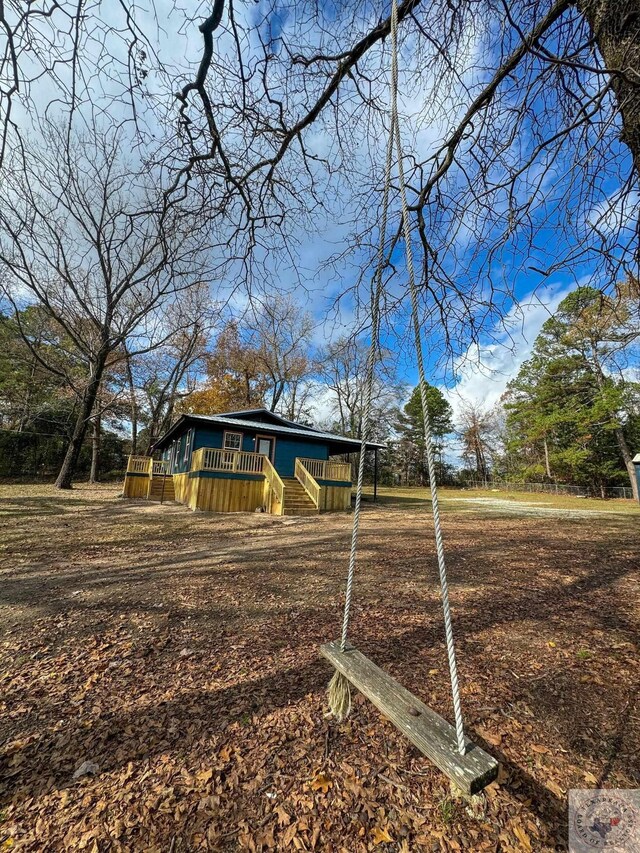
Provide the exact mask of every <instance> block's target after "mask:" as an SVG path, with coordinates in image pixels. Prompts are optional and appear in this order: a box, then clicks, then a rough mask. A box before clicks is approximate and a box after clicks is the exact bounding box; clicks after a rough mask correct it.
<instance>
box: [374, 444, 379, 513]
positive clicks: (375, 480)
mask: <svg viewBox="0 0 640 853" xmlns="http://www.w3.org/2000/svg"><path fill="white" fill-rule="evenodd" d="M377 500H378V448H377V447H374V448H373V502H374V503H375V502H376V501H377Z"/></svg>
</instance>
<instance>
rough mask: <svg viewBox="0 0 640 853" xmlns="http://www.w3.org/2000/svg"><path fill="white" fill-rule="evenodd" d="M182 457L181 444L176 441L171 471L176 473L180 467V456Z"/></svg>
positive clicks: (172, 453)
mask: <svg viewBox="0 0 640 853" xmlns="http://www.w3.org/2000/svg"><path fill="white" fill-rule="evenodd" d="M179 455H180V442H179V441H174V442H173V447H172V448H171V470H172V471H175V470H176V469H177V467H178V456H179Z"/></svg>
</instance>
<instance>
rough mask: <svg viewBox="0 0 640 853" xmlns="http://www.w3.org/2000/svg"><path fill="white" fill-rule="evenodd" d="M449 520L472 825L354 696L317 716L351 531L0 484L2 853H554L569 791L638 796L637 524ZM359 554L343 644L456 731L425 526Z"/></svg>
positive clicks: (335, 522)
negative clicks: (477, 793) (476, 765)
mask: <svg viewBox="0 0 640 853" xmlns="http://www.w3.org/2000/svg"><path fill="white" fill-rule="evenodd" d="M503 497H504V496H503V495H501V496H499V498H500V499H502V498H503ZM443 506H444V509H445V512H444V516H443V519H444V527H445V538H446V544H447V551H448V563H449V572H450V587H451V602H452V607H453V613H454V630H455V634H456V642H457V651H458V663H459V670H460V678H461V683H462V697H463V709H464V714H465V718H466V724H467V728H468V734H469V736H470V737H471V738H472V739H473V740H474V741H476V742H477V743H479V744H480V745H481V746H483V747H484V748H485V749H487V750H488V751H490V752H491V753H492V754H493V755H495V756H496V757H497V758H498V759H499V760H500V762H501V772H500V776H499V779H498V781H497V783H494V784H493V785H491V786H490V787H489V788H488V789H486V792H485V794H484V795H482V797H480V798H478V800H477V801H476V802H474V803H467V802H465V801H462V800H459V799H457V798H456V797H455V796H452V794H451V791H450V789H449V785H448V781H447V780H446V778H445V777H443V776H442V775H441V774H440V773H439V772H438V771H437V770H436V769H434V768H433V767H432V766H431V765H430V764H429V763H428V762H427V761H426V759H424V758H423V757H422V756H421V755H420V754H419V753H418V752H417V751H416V750H415V749H414V748H413V747H412V746H411V745H410V744H409V743H408V742H407V741H406V740H404V739H403V737H402V736H401V735H400V734H399V733H398V732H397V731H396V730H395V728H394V727H393V726H392V725H391V724H390V723H389V722H388V721H385V720H384V719H383V718H382V717H381V716H380V715H379V713H378V712H377V711H376V710H375V708H373V707H372V706H371V705H370V704H369V703H367V702H366V701H365V700H364V699H362V697H358V698H357V699H356V701H355V707H354V713H353V715H352V717H351V718H350V719H349V720H348V721H347V722H346V723H343V724H341V725H337V724H335V723H333V722H331V721H329V720H327V719H326V718H325V716H324V711H325V708H324V690H325V687H326V684H327V682H328V680H329V677H330V675H331V672H330V669H329V667H328V665H327V663H326V662H325V661H324V660H323V659H321V658H320V657H319V655H318V646H319V645H320V644H321V643H322V642H325V641H326V640H327V639H333V638H335V637H336V636H337V634H338V632H339V624H340V617H341V606H342V595H343V587H344V578H345V572H346V555H347V549H348V543H349V535H350V524H351V517H350V515H348V514H337V515H325V516H320V517H317V518H303V519H280V518H274V517H271V516H265V515H226V516H225V515H206V514H198V513H192V512H190V511H189V510H187V509H185V508H183V507H180V506H177V505H165V506H159V505H152V504H148V503H145V502H127V501H124V500H122V499H120V498H118V488H117V487H115V486H109V487H102V488H94V489H90V488H88V487H82V486H80V487H78V488H76V489H74V490H73V491H72V492H69V493H63V494H60V493H56V492H55V491H54V489H53V488H52V487H50V486H15V485H14V486H0V525H1V535H0V543H1V548H2V560H1V561H0V851H4V850H9V849H15V850H29V851H58V850H73V851H75V850H87V851H94V852H95V851H100V852H101V853H102V851H112V850H113V851H125V850H126V851H147V850H153V851H162V853H181V852H182V851H192V850H193V851H195V850H214V851H235V850H252V851H256V850H267V849H276V850H322V851H348V853H354V851H364V850H378V851H405V853H406V851H414V850H416V851H422V850H425V851H451V850H453V851H457V850H471V851H485V850H486V851H530V850H531V851H550V850H563V849H566V844H567V841H566V839H567V791H568V789H570V788H594V787H599V786H604V787H621V788H636V787H640V766H639V763H638V743H640V707H639V703H638V684H639V683H640V650H639V647H638V640H639V635H638V629H639V622H640V616H639V614H640V610H639V606H640V575H639V572H638V569H639V567H640V566H639V562H640V560H639V558H638V553H639V548H638V522H639V521H640V515H639V514H638V513H637V512H635V511H634V512H630V511H629V510H628V509H625V510H624V511H622V512H620V513H618V512H617V511H615V505H613V504H606V505H605V509H606V510H607V512H606V513H598V512H590V513H586V515H585V513H582V512H580V513H578V514H577V515H571V514H568V513H566V512H561V513H557V514H552V513H546V514H543V515H539V514H531V513H529V514H527V513H526V512H522V513H521V514H518V513H514V512H513V511H512V510H511V508H504V507H500V505H498V506H493V507H491V510H490V511H487V509H486V507H485V506H483V504H482V503H478V502H475V503H474V502H466V503H460V502H456V501H449V502H447V501H446V500H445V501H444V504H443ZM611 510H613V511H611ZM361 543H362V544H361V552H360V563H359V568H358V576H357V581H356V592H355V607H354V612H353V624H352V631H351V635H352V639H353V641H354V642H355V644H356V645H357V646H358V647H359V648H360V649H361V650H362V651H363V652H364V653H365V654H367V655H368V656H369V657H371V658H372V659H374V660H375V661H376V662H377V663H378V664H380V665H381V666H383V667H384V668H385V669H386V670H388V671H389V672H390V673H392V674H393V675H394V676H395V677H397V678H398V679H399V680H400V681H402V682H403V683H404V684H405V685H406V686H407V687H408V688H409V689H410V690H412V691H413V692H414V693H416V694H417V695H418V696H420V698H422V699H423V700H424V701H425V702H427V704H429V705H430V706H431V707H433V708H434V709H435V710H437V711H438V712H439V713H441V714H442V715H443V716H445V717H447V718H448V719H451V703H450V698H449V687H448V674H447V667H446V657H445V649H444V636H443V629H442V619H441V610H440V607H439V598H438V591H437V580H436V579H437V572H436V565H435V560H434V548H433V537H432V531H431V526H430V523H429V518H428V516H425V508H424V506H421V505H420V504H419V502H414V501H405V502H402V501H400V500H398V501H396V502H394V501H393V500H388V502H387V503H386V504H385V505H383V506H380V507H372V506H367V508H366V510H365V512H364V515H363V519H362V538H361ZM87 762H88V763H89V764H87ZM87 770H88V771H90V772H83V771H87ZM79 771H80V774H79ZM74 775H75V777H76V778H74Z"/></svg>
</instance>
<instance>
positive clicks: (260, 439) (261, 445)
mask: <svg viewBox="0 0 640 853" xmlns="http://www.w3.org/2000/svg"><path fill="white" fill-rule="evenodd" d="M274 442H275V439H273V438H269V437H268V436H266V435H257V436H256V453H262V454H263V455H264V456H266V457H268V458H269V459H270V460H271V461H272V462H273V445H274Z"/></svg>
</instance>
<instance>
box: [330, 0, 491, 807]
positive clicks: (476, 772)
mask: <svg viewBox="0 0 640 853" xmlns="http://www.w3.org/2000/svg"><path fill="white" fill-rule="evenodd" d="M390 35H391V82H390V126H389V136H388V140H387V148H386V162H385V173H384V189H383V197H382V215H381V219H380V235H379V241H378V251H377V258H376V269H375V274H374V279H373V283H372V287H371V345H370V347H369V352H368V357H367V363H366V373H365V398H364V412H363V423H362V444H361V451H360V459H359V464H358V481H357V486H356V501H355V509H354V513H353V527H352V531H351V548H350V552H349V566H348V571H347V584H346V595H345V605H344V614H343V619H342V633H341V638H340V641H339V642H337V643H328V644H326V645H325V646H323V647H322V648H321V652H322V654H323V655H324V656H325V657H326V658H327V659H328V660H329V661H330V662H331V663H332V664H333V665H334V666H335V667H336V672H335V673H334V675H333V678H332V679H331V682H330V683H329V688H328V702H329V709H330V711H331V714H332V715H333V716H334V717H335V718H336V720H338V721H342V720H344V719H345V718H346V717H347V716H348V714H349V712H350V710H351V690H350V682H351V683H353V684H354V686H356V687H357V688H358V689H359V690H361V692H363V693H364V694H365V695H366V696H367V697H368V698H369V699H370V700H371V701H372V702H373V703H374V704H375V705H376V706H377V707H378V708H379V709H380V710H381V711H383V713H384V714H385V716H387V717H389V719H391V721H392V722H394V723H395V724H396V725H397V726H398V728H400V729H401V730H402V731H403V732H404V734H406V735H407V736H408V737H409V738H410V740H412V742H413V743H414V744H415V745H416V746H417V747H418V748H419V749H420V750H421V751H422V752H423V753H424V754H425V755H427V756H428V757H429V758H431V760H432V761H434V763H435V764H437V765H438V766H439V767H440V769H441V770H443V771H444V772H445V773H447V775H448V776H449V777H450V778H451V779H452V780H453V781H454V782H455V783H456V784H457V785H458V786H459V787H460V788H461V789H462V790H463V791H465V792H467V793H471V794H473V793H476V792H477V791H479V790H482V788H483V787H485V786H486V785H487V784H489V782H491V781H492V780H493V779H494V778H495V776H496V775H497V772H498V764H497V762H496V761H495V759H493V758H492V757H491V756H489V755H487V754H486V753H485V752H483V751H482V750H481V749H479V748H478V747H477V746H475V745H474V744H473V743H471V741H469V740H467V739H466V738H465V735H464V726H463V720H462V708H461V704H460V687H459V683H458V670H457V665H456V653H455V645H454V641H453V626H452V621H451V608H450V604H449V587H448V583H447V570H446V563H445V552H444V542H443V538H442V527H441V523H440V511H439V506H438V489H437V484H436V473H435V460H434V452H433V443H432V437H431V425H430V422H429V410H428V405H427V382H426V379H425V368H424V353H423V344H422V335H421V331H420V313H419V300H418V289H417V285H416V280H415V271H414V265H413V252H412V247H411V223H410V219H409V208H408V204H407V195H406V189H405V181H404V167H403V158H402V144H401V137H400V122H399V116H398V6H397V0H392V4H391V32H390ZM394 148H395V154H396V161H397V169H398V180H399V184H400V202H401V212H402V233H403V238H404V244H405V257H406V267H407V278H408V282H409V293H410V297H411V321H412V327H413V337H414V346H415V351H416V360H417V367H418V381H419V387H420V399H421V402H422V415H423V422H424V436H425V445H426V451H427V467H428V471H429V484H430V487H431V507H432V512H433V524H434V531H435V543H436V554H437V559H438V573H439V577H440V595H441V600H442V609H443V615H444V626H445V637H446V646H447V657H448V661H449V676H450V680H451V696H452V700H453V714H454V720H455V730H454V729H453V728H452V727H451V726H450V724H449V723H447V722H446V721H445V720H443V719H442V717H440V716H439V715H438V714H436V713H435V712H433V711H431V710H430V709H429V708H427V706H426V705H424V704H423V703H422V702H420V700H418V699H416V697H414V696H413V695H412V694H411V693H409V691H407V690H405V688H403V687H402V686H401V685H400V684H398V682H396V681H395V680H394V679H392V678H391V677H390V676H388V675H387V674H386V673H384V672H383V671H382V670H381V669H379V667H377V666H376V665H375V664H374V663H372V662H371V661H369V660H368V659H367V658H366V657H365V656H364V655H362V654H361V653H360V652H358V651H357V650H356V649H355V648H354V647H353V646H351V645H350V644H349V642H348V634H349V617H350V612H351V601H352V596H353V582H354V576H355V567H356V555H357V550H358V533H359V529H360V507H361V502H362V485H363V478H364V459H365V450H366V446H367V444H368V442H369V440H370V438H371V429H372V418H371V399H372V392H373V383H374V376H375V365H376V360H377V355H378V347H379V336H380V303H381V298H382V289H383V273H384V269H385V252H384V246H385V235H386V231H387V224H388V218H389V196H390V187H391V175H392V160H393V152H394Z"/></svg>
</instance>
